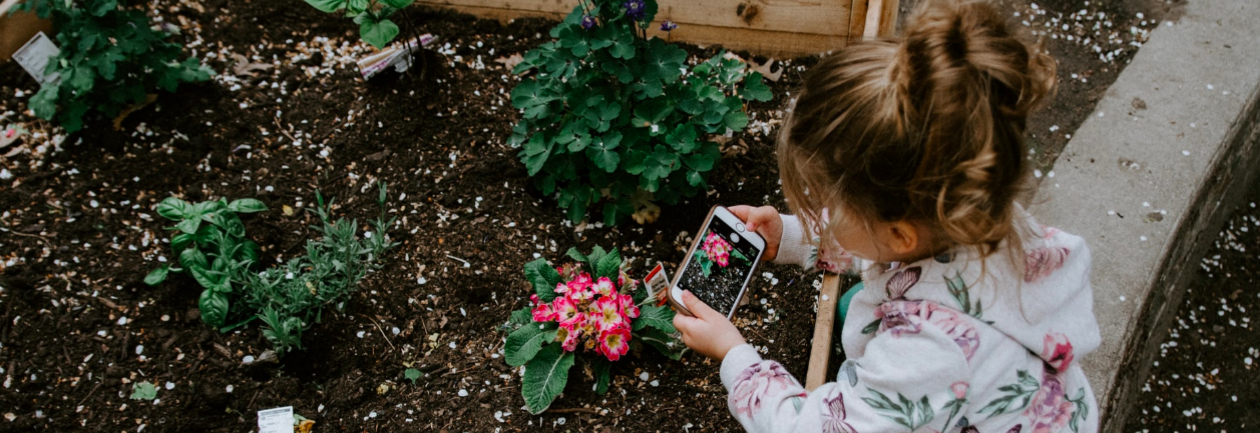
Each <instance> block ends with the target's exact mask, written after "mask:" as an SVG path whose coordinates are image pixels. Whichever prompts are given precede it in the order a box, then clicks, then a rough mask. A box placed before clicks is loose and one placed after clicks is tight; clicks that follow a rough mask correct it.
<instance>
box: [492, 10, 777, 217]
mask: <svg viewBox="0 0 1260 433" xmlns="http://www.w3.org/2000/svg"><path fill="white" fill-rule="evenodd" d="M656 10H657V5H656V2H655V1H654V0H629V1H625V2H622V1H621V0H580V4H579V5H578V6H577V7H576V8H574V9H573V12H572V13H570V14H569V15H568V17H566V18H565V20H564V22H562V23H560V24H559V25H557V26H556V27H555V28H553V29H552V30H551V36H552V37H553V38H555V40H553V41H551V42H548V43H545V44H543V45H542V46H541V47H539V48H537V49H534V50H531V51H529V52H528V53H526V54H525V56H524V60H523V61H522V62H521V63H520V64H519V65H517V67H516V69H515V70H514V72H515V73H517V74H522V75H528V74H532V75H530V76H529V77H528V78H525V79H523V80H522V81H521V83H520V84H519V85H517V86H516V88H515V89H513V91H512V106H513V107H515V108H517V109H520V110H521V113H522V116H521V120H520V122H519V123H517V124H516V127H515V129H514V130H513V135H512V138H511V141H510V142H511V145H512V146H514V147H515V146H519V147H521V151H520V153H519V157H520V159H521V161H522V162H523V163H524V164H525V166H526V168H527V169H528V171H529V175H530V176H532V177H534V183H535V186H537V187H538V188H539V189H541V190H542V192H543V193H544V194H547V195H552V194H556V197H557V201H558V204H559V206H560V207H561V208H563V209H567V210H568V216H569V219H570V220H572V221H574V222H579V221H581V220H582V219H583V218H584V217H585V216H586V214H587V210H588V209H590V208H592V207H597V206H599V205H601V204H602V206H603V208H602V211H603V217H604V222H605V224H609V225H612V224H616V223H617V222H619V221H621V220H623V219H624V217H625V216H627V215H631V214H634V213H635V212H636V208H651V207H652V206H654V204H653V202H655V201H660V202H664V203H667V204H674V203H677V202H678V201H679V200H680V199H682V198H684V197H691V196H694V195H696V194H698V193H700V192H701V191H704V190H705V189H707V188H708V185H707V183H706V182H707V178H708V173H709V172H710V171H711V170H712V169H713V168H714V166H715V165H716V164H717V162H718V160H719V159H720V158H721V152H720V150H719V144H718V143H716V142H714V141H712V140H709V139H708V137H710V136H712V135H715V134H724V133H726V132H727V131H740V130H743V129H744V128H745V127H747V125H748V121H749V119H748V114H747V113H746V110H745V108H744V100H745V99H747V100H755V101H768V100H770V98H771V96H772V94H771V92H770V89H769V87H767V86H766V85H765V84H764V83H763V82H762V76H761V74H760V73H757V72H749V71H747V67H746V65H745V64H744V63H743V62H742V61H740V60H738V59H728V58H725V56H724V55H718V56H715V57H713V58H711V59H709V60H708V61H706V62H703V63H701V64H699V65H696V66H694V67H689V66H688V65H687V64H686V60H687V52H686V51H683V50H682V49H681V48H678V47H677V46H674V45H672V44H669V43H667V42H666V41H663V40H661V39H659V38H655V37H653V38H651V39H648V38H646V36H645V35H646V33H645V31H644V29H646V28H647V26H649V25H650V23H651V22H652V20H653V19H654V17H655V15H656ZM668 24H669V25H671V26H673V25H672V23H668ZM673 27H676V26H673ZM673 27H669V29H671V30H672V28H673ZM662 28H663V29H664V28H665V27H662Z"/></svg>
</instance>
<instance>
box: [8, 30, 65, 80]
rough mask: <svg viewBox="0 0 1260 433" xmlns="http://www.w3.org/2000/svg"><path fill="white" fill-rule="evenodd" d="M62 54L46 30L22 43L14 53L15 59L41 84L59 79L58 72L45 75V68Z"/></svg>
mask: <svg viewBox="0 0 1260 433" xmlns="http://www.w3.org/2000/svg"><path fill="white" fill-rule="evenodd" d="M59 54H61V49H59V48H57V45H56V44H54V43H53V41H52V39H49V38H48V35H45V34H44V32H39V33H36V34H35V37H32V38H31V40H29V41H26V45H22V48H19V49H18V50H17V52H16V53H13V60H16V61H17V62H18V64H19V65H22V69H25V70H26V72H27V73H29V74H31V77H34V78H35V81H39V83H40V84H44V83H50V82H54V81H57V78H59V77H58V74H52V75H44V70H45V69H46V68H47V67H48V62H50V61H52V59H53V58H55V57H57V55H59Z"/></svg>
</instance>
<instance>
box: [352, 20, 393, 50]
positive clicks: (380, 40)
mask: <svg viewBox="0 0 1260 433" xmlns="http://www.w3.org/2000/svg"><path fill="white" fill-rule="evenodd" d="M398 32H399V29H398V24H394V22H393V21H390V20H388V19H384V20H380V21H375V20H364V21H363V23H361V24H359V36H360V37H362V38H363V41H364V42H367V43H369V44H371V45H372V46H373V47H376V49H378V50H379V49H381V48H385V46H386V45H389V43H390V41H393V40H394V38H395V37H398Z"/></svg>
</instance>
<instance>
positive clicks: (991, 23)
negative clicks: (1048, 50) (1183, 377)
mask: <svg viewBox="0 0 1260 433" xmlns="http://www.w3.org/2000/svg"><path fill="white" fill-rule="evenodd" d="M925 3H930V4H926V5H925V6H924V8H923V9H921V10H920V11H918V13H917V14H916V18H917V19H914V20H912V22H913V24H911V25H910V26H909V27H908V29H907V30H906V32H905V33H906V34H905V36H904V38H903V39H902V40H898V41H878V42H868V43H861V44H855V45H853V46H851V47H849V48H847V49H845V50H843V51H841V52H839V53H837V54H835V55H832V56H830V57H828V58H826V59H823V60H822V61H821V62H820V63H819V64H818V65H817V66H815V67H814V68H813V70H811V71H810V73H809V75H808V76H807V77H806V79H805V83H804V88H803V89H802V90H801V92H800V94H799V95H798V97H797V100H796V102H795V106H794V107H793V110H792V112H791V113H790V117H789V118H788V120H787V122H785V124H784V126H783V131H782V135H781V137H780V140H779V149H778V157H779V167H780V172H781V173H782V177H783V191H784V194H785V195H786V197H787V199H788V205H789V206H790V207H791V210H792V211H793V212H794V213H795V214H796V216H790V215H779V214H778V213H777V212H776V211H775V210H774V209H773V208H770V207H762V208H756V209H754V208H750V207H747V206H739V207H734V208H732V211H734V212H735V213H736V214H737V215H739V216H740V217H741V218H743V219H744V220H745V221H747V222H748V227H749V228H753V229H755V230H756V231H757V232H758V233H760V234H762V235H763V236H764V237H765V238H766V240H767V244H768V245H770V248H769V250H768V251H766V254H765V255H766V257H767V258H768V259H773V260H774V261H775V262H778V263H800V264H804V265H806V266H810V267H818V268H824V269H827V270H831V271H842V272H843V271H853V272H860V275H861V277H862V280H863V283H864V284H863V285H864V288H857V289H856V290H859V291H858V292H857V293H856V295H853V297H852V300H851V303H850V305H849V306H848V311H847V315H846V318H845V319H844V323H843V325H842V326H843V328H842V331H841V336H840V339H841V343H842V344H843V348H844V353H845V355H846V356H847V360H845V361H844V363H843V364H842V366H841V368H840V373H839V375H838V377H837V378H836V382H832V383H827V384H825V385H823V386H821V387H819V388H818V389H815V390H813V391H810V392H807V391H806V390H805V389H804V388H803V387H802V386H801V385H800V383H799V382H798V381H797V380H795V379H794V378H793V377H792V376H791V375H790V374H788V373H787V371H785V370H784V369H783V367H782V366H781V365H779V364H778V363H776V362H774V361H767V360H762V358H761V356H760V355H759V354H758V352H757V350H756V349H754V348H753V347H752V346H750V345H748V344H747V343H745V341H744V339H743V337H742V336H741V335H740V333H739V331H738V330H737V329H736V328H735V326H734V325H732V324H731V322H730V321H728V320H727V319H726V318H725V317H724V316H723V315H722V314H720V313H716V312H714V311H713V310H712V309H710V308H708V307H707V306H705V305H704V304H703V303H702V302H700V301H699V300H697V299H696V298H695V297H694V296H691V294H690V293H689V292H688V293H685V294H684V297H683V300H684V302H685V304H686V305H687V308H688V309H690V310H691V311H693V312H695V313H696V316H695V317H687V316H683V315H678V316H677V318H676V319H674V324H675V326H677V327H678V329H679V330H680V331H681V332H682V334H683V341H684V342H685V343H686V344H687V346H689V347H691V348H692V349H693V350H695V351H696V352H697V353H700V354H702V355H705V356H708V357H710V358H714V359H717V360H721V362H722V367H721V378H722V383H723V385H725V386H726V389H727V390H728V391H729V392H730V397H729V404H730V409H731V413H732V414H734V415H735V417H736V418H737V419H739V422H740V423H741V424H743V426H744V428H746V429H747V430H748V431H750V432H788V431H792V432H795V431H801V432H818V431H822V432H846V433H859V432H860V433H874V432H904V431H911V432H914V431H919V432H983V433H1010V432H1035V433H1043V432H1044V433H1050V432H1075V433H1085V432H1095V431H1097V430H1098V415H1099V414H1098V409H1097V405H1096V402H1095V400H1094V395H1093V392H1092V391H1091V389H1090V387H1089V383H1088V382H1087V381H1086V378H1085V374H1084V373H1083V372H1082V370H1081V367H1080V366H1079V365H1078V364H1077V363H1076V362H1074V361H1075V360H1076V358H1077V357H1078V356H1080V355H1083V354H1085V353H1088V352H1090V351H1093V350H1094V349H1095V348H1096V347H1097V346H1098V344H1099V339H1100V337H1099V334H1098V325H1097V322H1096V320H1095V318H1094V314H1093V298H1092V294H1091V290H1090V285H1089V266H1090V264H1089V263H1090V257H1089V250H1088V249H1087V248H1086V246H1085V242H1084V241H1083V240H1082V239H1081V238H1079V237H1076V236H1073V235H1070V234H1067V233H1064V232H1062V231H1059V230H1056V229H1053V228H1048V227H1042V226H1039V225H1038V224H1037V223H1036V222H1034V221H1033V220H1032V219H1031V217H1029V216H1028V214H1027V213H1025V212H1024V211H1023V209H1022V208H1021V207H1019V206H1018V205H1017V204H1016V203H1015V197H1016V194H1017V193H1018V191H1019V185H1020V184H1021V177H1022V175H1024V173H1025V169H1026V165H1025V156H1026V151H1025V148H1024V144H1023V142H1022V139H1021V137H1022V135H1023V133H1024V129H1025V123H1026V119H1027V118H1028V115H1029V112H1031V111H1032V110H1033V109H1034V108H1036V107H1038V106H1039V105H1040V104H1041V103H1042V102H1043V100H1044V99H1045V97H1046V96H1047V95H1049V94H1050V93H1052V92H1053V90H1054V87H1055V79H1056V78H1055V67H1054V61H1053V60H1052V59H1050V58H1049V57H1048V56H1047V55H1045V54H1043V53H1041V52H1039V51H1037V50H1035V49H1033V48H1031V47H1029V46H1028V45H1026V44H1025V43H1023V42H1021V40H1020V39H1018V38H1017V37H1016V36H1015V35H1014V34H1013V33H1012V32H1011V31H1010V30H1009V29H1008V28H1007V27H1006V25H1005V24H1004V22H1003V19H1002V17H1001V16H1000V15H999V14H998V13H997V12H996V11H995V10H994V9H993V8H992V7H991V6H989V5H986V4H984V3H977V2H959V1H955V0H935V1H931V0H930V1H929V2H925ZM807 233H812V234H815V236H817V237H816V238H815V237H814V236H806V234H807ZM833 240H834V241H833ZM814 245H818V246H819V247H820V248H821V251H822V253H821V254H818V253H815V251H819V250H818V249H815V248H819V247H813V246H814Z"/></svg>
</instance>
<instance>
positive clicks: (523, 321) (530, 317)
mask: <svg viewBox="0 0 1260 433" xmlns="http://www.w3.org/2000/svg"><path fill="white" fill-rule="evenodd" d="M508 321H509V322H511V323H515V324H517V325H528V324H530V323H533V322H534V313H533V312H532V311H530V309H529V307H525V308H522V309H519V310H516V311H513V312H512V317H511V318H510V319H508Z"/></svg>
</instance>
